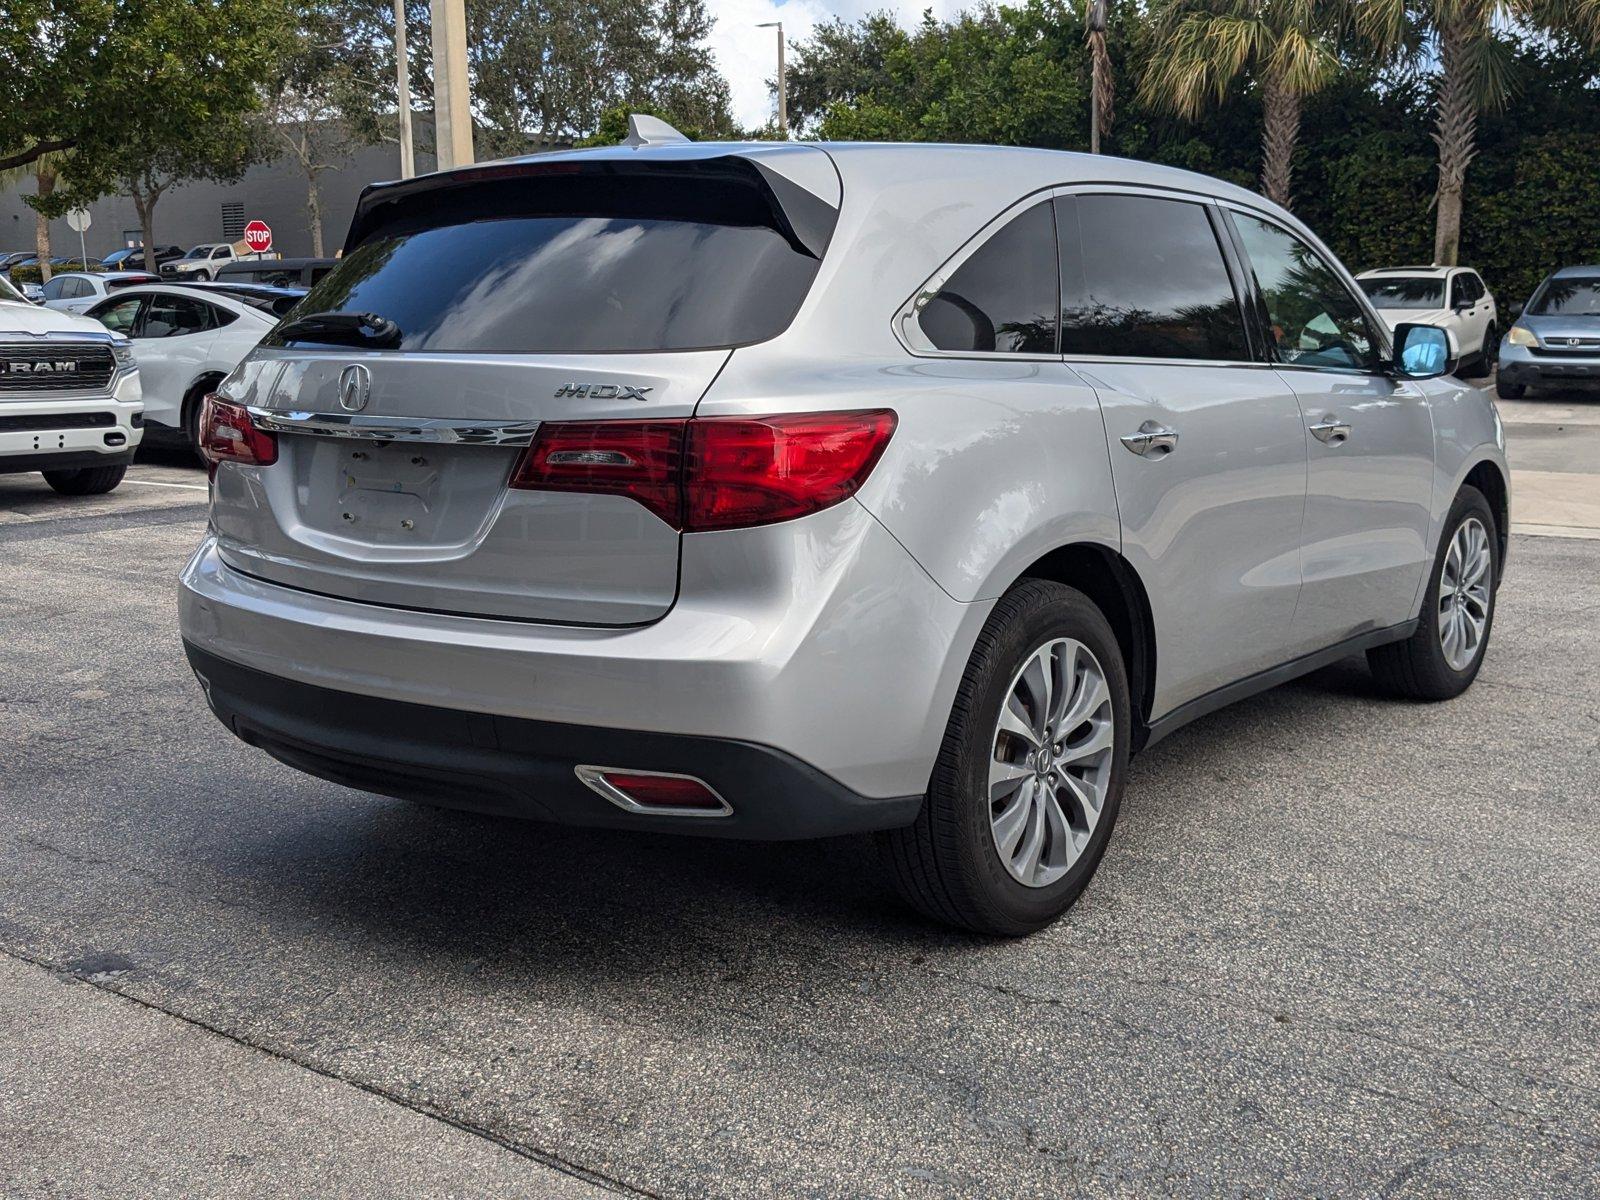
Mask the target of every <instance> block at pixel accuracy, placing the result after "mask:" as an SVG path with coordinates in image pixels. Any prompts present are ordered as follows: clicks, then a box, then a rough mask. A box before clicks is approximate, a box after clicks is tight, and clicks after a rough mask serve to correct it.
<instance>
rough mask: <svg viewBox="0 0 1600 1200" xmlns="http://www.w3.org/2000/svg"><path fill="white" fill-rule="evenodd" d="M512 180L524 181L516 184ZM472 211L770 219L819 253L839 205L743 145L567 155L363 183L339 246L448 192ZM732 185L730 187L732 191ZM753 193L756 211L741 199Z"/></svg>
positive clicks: (399, 223)
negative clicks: (688, 151) (714, 150)
mask: <svg viewBox="0 0 1600 1200" xmlns="http://www.w3.org/2000/svg"><path fill="white" fill-rule="evenodd" d="M517 184H525V185H527V186H525V187H518V186H516V185H517ZM469 192H477V193H478V194H477V195H476V196H475V197H474V198H473V200H472V201H471V202H468V203H466V204H464V205H463V208H464V209H465V210H466V211H468V212H474V213H475V214H476V215H475V218H474V219H494V218H495V217H514V216H556V215H561V216H568V215H571V216H608V215H615V216H632V217H640V218H649V217H652V216H654V217H657V218H662V217H677V218H679V219H687V218H693V217H699V218H701V219H709V220H712V221H714V222H715V221H720V222H724V223H728V224H756V223H760V224H763V225H770V226H771V227H772V228H775V229H776V230H778V232H779V233H781V234H783V236H784V237H785V238H786V239H787V240H788V241H789V242H790V244H791V245H793V246H794V247H795V249H796V250H798V251H800V252H801V253H804V254H809V255H811V256H812V257H814V258H818V259H820V258H821V257H822V256H823V254H824V253H825V252H826V250H827V248H828V243H829V241H830V240H831V239H832V237H833V230H834V226H835V224H836V223H837V221H838V217H839V210H838V207H837V206H836V205H834V204H831V203H829V202H828V201H827V200H826V199H824V198H823V197H821V196H818V195H817V194H816V193H815V192H813V191H811V190H809V189H808V188H805V187H803V186H801V185H800V184H798V183H796V182H794V181H793V180H792V179H790V178H788V177H787V176H786V175H784V174H782V173H780V172H778V171H776V170H774V169H772V168H771V167H770V166H768V165H767V164H766V163H764V162H762V161H760V160H758V159H756V158H754V157H750V156H746V155H743V154H737V153H732V154H720V155H713V156H695V157H692V158H690V157H684V158H679V157H671V158H653V157H652V158H640V157H629V158H613V157H595V158H590V157H587V156H585V157H571V156H567V155H547V156H542V157H539V158H533V159H516V160H511V161H507V162H495V163H485V164H482V165H477V166H470V167H460V168H457V169H456V170H453V171H442V172H439V173H436V174H432V175H421V176H418V177H416V178H415V179H403V180H397V181H394V182H392V183H374V184H369V185H368V186H367V187H365V188H363V189H362V192H361V197H360V199H359V200H358V201H357V203H356V211H355V216H354V217H353V218H352V219H351V222H350V232H349V234H348V235H347V237H346V238H345V245H344V253H345V254H346V255H348V254H350V253H351V252H352V251H353V250H354V249H355V248H356V247H357V246H359V245H360V244H361V243H362V242H364V241H366V240H367V239H369V238H370V237H372V236H373V235H374V234H375V233H376V232H377V231H379V230H382V229H393V230H395V231H407V230H414V229H420V228H427V227H428V226H430V225H432V224H436V223H437V214H438V212H439V211H440V210H439V205H440V204H441V203H442V202H444V201H445V200H446V199H447V198H452V197H458V198H459V199H460V200H465V199H466V193H469ZM734 193H739V195H735V194H734ZM753 196H759V197H760V198H761V202H760V204H759V206H758V207H759V208H760V209H761V216H762V217H763V218H764V219H761V220H760V221H759V222H758V221H757V220H756V219H755V216H756V214H755V213H754V212H753V211H752V208H751V206H750V205H749V204H748V203H747V202H746V201H747V200H748V199H750V198H751V197H753Z"/></svg>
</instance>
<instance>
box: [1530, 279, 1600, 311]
mask: <svg viewBox="0 0 1600 1200" xmlns="http://www.w3.org/2000/svg"><path fill="white" fill-rule="evenodd" d="M1528 311H1529V312H1530V313H1532V314H1533V315H1534V316H1536V317H1543V316H1556V315H1561V316H1568V317H1593V316H1600V275H1563V276H1561V277H1560V278H1558V279H1549V280H1546V281H1545V285H1544V287H1542V288H1540V289H1539V294H1538V295H1537V296H1535V297H1534V298H1533V303H1531V304H1529V305H1528Z"/></svg>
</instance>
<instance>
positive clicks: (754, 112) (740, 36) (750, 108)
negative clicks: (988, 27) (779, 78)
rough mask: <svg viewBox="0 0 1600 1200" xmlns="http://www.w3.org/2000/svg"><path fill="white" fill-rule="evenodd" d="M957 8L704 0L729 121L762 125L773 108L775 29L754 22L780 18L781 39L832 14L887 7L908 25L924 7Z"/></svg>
mask: <svg viewBox="0 0 1600 1200" xmlns="http://www.w3.org/2000/svg"><path fill="white" fill-rule="evenodd" d="M962 7H963V5H962V4H961V3H959V2H958V0H788V3H777V2H775V0H706V10H707V11H708V12H709V13H710V14H711V15H712V17H714V18H715V19H716V24H715V25H714V26H713V27H712V31H711V50H712V53H714V54H715V55H716V56H717V66H718V67H719V68H721V70H722V73H723V75H724V76H726V77H727V80H728V86H729V88H730V89H731V90H732V93H733V117H734V120H736V121H738V122H739V124H740V125H743V126H747V127H753V126H757V125H764V124H766V122H767V121H768V119H769V118H771V116H772V115H773V112H774V109H775V107H776V106H775V104H774V102H773V101H772V100H771V99H770V98H769V96H768V94H767V80H769V79H772V78H774V77H776V75H777V73H778V34H777V30H775V29H757V28H756V26H757V25H760V24H762V23H763V22H766V21H782V22H783V37H784V40H785V41H787V42H794V41H798V40H804V39H805V38H806V37H807V36H808V35H809V34H810V32H811V30H812V28H813V27H814V26H816V25H819V24H822V23H823V22H826V21H828V20H829V19H831V18H832V17H835V16H838V17H843V18H844V19H845V20H846V21H854V20H856V19H858V18H860V17H863V16H865V15H866V14H867V13H868V12H876V11H879V10H887V11H889V12H892V13H894V14H895V15H896V16H898V17H899V18H900V22H901V23H902V24H904V25H907V26H909V25H911V24H913V23H914V22H916V21H919V20H921V19H922V12H923V10H924V9H927V8H931V9H933V15H934V16H936V17H948V16H950V15H951V14H953V13H955V12H957V11H959V9H960V8H962Z"/></svg>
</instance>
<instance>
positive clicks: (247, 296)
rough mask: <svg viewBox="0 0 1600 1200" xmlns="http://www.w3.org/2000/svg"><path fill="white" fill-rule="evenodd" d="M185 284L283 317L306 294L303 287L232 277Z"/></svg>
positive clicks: (186, 286) (193, 288)
mask: <svg viewBox="0 0 1600 1200" xmlns="http://www.w3.org/2000/svg"><path fill="white" fill-rule="evenodd" d="M183 286H184V287H185V288H186V289H189V290H193V291H196V292H200V293H207V292H209V293H212V294H214V295H223V296H232V297H233V298H234V299H236V300H241V301H243V302H244V303H246V304H248V305H250V306H251V307H252V308H258V309H260V310H261V311H262V312H264V313H270V314H271V315H272V316H274V317H281V316H283V315H284V314H286V313H287V312H289V310H290V309H292V308H293V307H294V306H295V305H296V304H299V303H300V299H301V297H303V296H304V295H305V294H306V289H305V288H303V287H269V286H268V285H266V284H264V283H240V282H238V281H235V280H230V279H223V280H218V281H216V282H213V283H187V284H184V285H183Z"/></svg>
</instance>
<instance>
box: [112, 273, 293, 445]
mask: <svg viewBox="0 0 1600 1200" xmlns="http://www.w3.org/2000/svg"><path fill="white" fill-rule="evenodd" d="M88 315H89V316H91V317H93V318H94V319H95V320H97V321H98V322H100V323H101V324H102V325H103V326H104V327H105V328H107V329H110V330H112V331H113V332H115V333H120V334H122V335H124V336H126V337H128V338H131V339H132V341H133V353H134V357H135V358H136V359H137V360H138V363H139V373H140V375H141V376H142V377H143V382H144V405H145V424H146V427H147V428H148V429H149V430H150V431H151V435H152V437H153V438H154V439H156V440H162V441H175V440H180V439H181V440H187V441H188V442H189V443H190V444H194V443H195V440H196V428H197V425H198V422H199V419H200V401H201V399H202V398H203V397H204V396H205V395H206V393H207V392H209V391H210V390H211V389H213V388H215V387H216V386H217V384H218V383H219V382H221V380H222V377H223V376H224V375H226V374H228V372H229V371H232V370H233V369H234V367H236V366H238V365H239V360H240V359H242V358H244V356H245V355H246V354H248V353H250V351H251V350H253V349H254V348H255V345H256V343H257V342H259V341H260V340H261V338H262V336H263V335H265V334H266V332H267V331H268V330H269V329H271V328H272V326H273V324H274V323H275V322H276V321H277V317H276V316H275V315H274V314H273V313H271V312H270V311H263V310H262V309H260V308H258V307H257V306H256V305H254V304H250V303H247V302H246V301H244V300H242V299H241V298H239V297H237V296H231V295H228V294H226V293H222V292H207V293H205V294H204V295H200V294H197V289H195V288H193V287H189V286H182V285H176V284H159V285H156V286H146V287H133V288H128V289H127V290H125V291H122V292H118V293H117V294H116V295H114V296H112V297H110V298H108V299H106V300H102V301H101V302H100V303H99V304H97V305H95V306H94V307H93V308H91V309H89V312H88Z"/></svg>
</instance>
